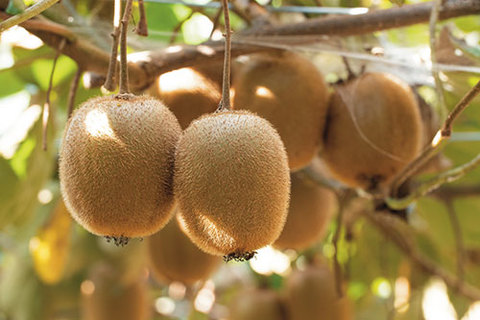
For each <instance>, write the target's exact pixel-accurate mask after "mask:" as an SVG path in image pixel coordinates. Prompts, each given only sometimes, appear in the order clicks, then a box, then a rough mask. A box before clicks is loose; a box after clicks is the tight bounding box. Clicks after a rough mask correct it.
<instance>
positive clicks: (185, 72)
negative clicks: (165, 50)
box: [147, 68, 222, 129]
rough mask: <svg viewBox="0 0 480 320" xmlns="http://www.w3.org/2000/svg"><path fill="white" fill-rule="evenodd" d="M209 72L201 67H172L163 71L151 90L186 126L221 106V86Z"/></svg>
mask: <svg viewBox="0 0 480 320" xmlns="http://www.w3.org/2000/svg"><path fill="white" fill-rule="evenodd" d="M219 70H220V71H221V70H222V69H221V68H219ZM209 75H210V73H208V74H207V75H206V74H205V71H204V70H203V69H201V68H181V69H177V70H174V71H170V72H167V73H164V74H162V75H160V76H159V77H158V78H157V81H155V83H154V84H153V85H152V86H151V87H150V89H148V91H147V93H148V94H150V95H151V96H154V97H156V98H158V99H160V100H162V101H163V102H164V103H165V105H166V106H167V107H168V108H169V109H170V110H171V111H172V112H173V113H174V114H175V116H176V117H177V119H178V121H179V122H180V126H181V127H182V129H185V128H186V127H188V125H189V124H190V122H192V120H194V119H196V118H198V117H200V116H201V115H203V114H205V113H211V112H214V111H215V110H216V109H217V107H218V101H220V98H221V91H220V88H221V86H219V85H218V83H217V82H215V81H213V80H211V79H210V77H209ZM213 76H214V77H215V75H213Z"/></svg>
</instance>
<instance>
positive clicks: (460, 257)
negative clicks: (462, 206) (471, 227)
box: [444, 198, 465, 281]
mask: <svg viewBox="0 0 480 320" xmlns="http://www.w3.org/2000/svg"><path fill="white" fill-rule="evenodd" d="M444 202H445V206H446V207H447V211H448V217H449V218H450V224H451V225H452V229H453V234H454V235H455V244H456V247H457V252H456V253H457V277H458V279H459V280H461V281H463V280H464V277H463V276H464V274H465V270H464V265H465V247H464V245H463V237H462V228H461V227H460V222H459V221H458V215H457V212H456V210H455V205H454V203H453V200H452V199H448V198H447V199H446V200H445V201H444Z"/></svg>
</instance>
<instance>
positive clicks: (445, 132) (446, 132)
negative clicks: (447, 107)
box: [441, 81, 480, 137]
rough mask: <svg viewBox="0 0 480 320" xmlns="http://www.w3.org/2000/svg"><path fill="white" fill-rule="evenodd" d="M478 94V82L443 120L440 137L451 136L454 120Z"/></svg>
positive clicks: (479, 91)
mask: <svg viewBox="0 0 480 320" xmlns="http://www.w3.org/2000/svg"><path fill="white" fill-rule="evenodd" d="M479 93H480V81H478V82H477V83H476V84H475V85H474V86H473V88H472V89H470V91H468V92H467V94H466V95H465V96H464V97H463V98H462V100H460V102H459V103H457V105H456V106H455V108H454V109H453V110H452V111H451V112H450V114H449V115H448V116H447V119H445V123H444V124H443V127H442V129H441V134H442V136H445V137H447V136H448V137H450V136H451V134H452V125H453V122H454V121H455V119H456V118H457V117H458V116H459V115H460V114H461V113H462V112H463V111H464V110H465V109H466V108H467V107H468V106H469V104H470V102H471V101H472V100H473V99H474V98H475V97H476V96H477V95H478V94H479Z"/></svg>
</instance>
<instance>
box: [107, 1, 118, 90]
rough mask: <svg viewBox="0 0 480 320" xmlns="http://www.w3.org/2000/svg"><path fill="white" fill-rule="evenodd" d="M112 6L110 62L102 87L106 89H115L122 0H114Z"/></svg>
mask: <svg viewBox="0 0 480 320" xmlns="http://www.w3.org/2000/svg"><path fill="white" fill-rule="evenodd" d="M114 6H115V7H114V12H115V14H114V16H113V32H112V33H111V36H112V51H111V53H110V62H109V63H108V71H107V78H106V79H105V83H104V84H103V87H104V88H105V89H107V90H108V91H114V90H115V89H116V83H115V81H114V75H115V72H116V71H117V55H118V41H119V37H120V12H121V11H122V2H121V1H119V0H116V1H115V4H114Z"/></svg>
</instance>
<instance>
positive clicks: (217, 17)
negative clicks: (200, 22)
mask: <svg viewBox="0 0 480 320" xmlns="http://www.w3.org/2000/svg"><path fill="white" fill-rule="evenodd" d="M221 15H222V8H220V9H218V10H217V12H215V16H214V17H213V21H212V22H213V28H212V31H211V32H210V36H209V37H208V38H209V39H212V37H213V33H214V32H215V30H216V29H217V28H218V25H219V23H220V16H221Z"/></svg>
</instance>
